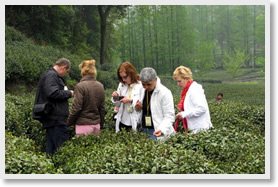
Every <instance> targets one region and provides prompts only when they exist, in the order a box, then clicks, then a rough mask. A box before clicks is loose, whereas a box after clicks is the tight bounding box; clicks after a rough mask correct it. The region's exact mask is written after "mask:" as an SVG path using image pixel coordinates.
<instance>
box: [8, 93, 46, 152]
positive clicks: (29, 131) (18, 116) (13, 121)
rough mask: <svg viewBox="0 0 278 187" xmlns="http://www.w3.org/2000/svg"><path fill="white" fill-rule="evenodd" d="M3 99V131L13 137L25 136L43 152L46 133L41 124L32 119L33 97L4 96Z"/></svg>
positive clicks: (25, 95) (26, 95)
mask: <svg viewBox="0 0 278 187" xmlns="http://www.w3.org/2000/svg"><path fill="white" fill-rule="evenodd" d="M5 97H6V98H5V100H6V102H5V129H6V130H7V131H9V132H11V133H12V135H14V136H18V137H20V136H26V137H27V138H29V139H32V140H34V141H35V142H36V144H37V146H39V147H41V149H42V150H44V148H45V141H46V137H45V133H46V132H45V130H44V129H43V128H42V124H41V123H40V122H38V121H36V120H33V118H32V110H33V105H34V96H32V95H30V94H23V95H22V96H14V95H11V94H6V95H5Z"/></svg>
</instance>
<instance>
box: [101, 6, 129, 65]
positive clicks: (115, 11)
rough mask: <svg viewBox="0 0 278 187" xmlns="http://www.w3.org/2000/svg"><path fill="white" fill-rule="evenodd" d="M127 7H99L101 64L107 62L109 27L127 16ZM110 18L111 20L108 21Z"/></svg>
mask: <svg viewBox="0 0 278 187" xmlns="http://www.w3.org/2000/svg"><path fill="white" fill-rule="evenodd" d="M126 7H127V6H125V5H123V6H120V5H118V6H116V5H98V12H99V16H100V20H101V21H100V34H101V39H100V64H101V65H103V64H104V63H105V62H106V56H107V54H106V52H107V41H106V40H107V26H108V25H112V23H113V21H115V20H116V19H119V18H122V17H123V16H124V15H125V8H126ZM108 18H110V20H108Z"/></svg>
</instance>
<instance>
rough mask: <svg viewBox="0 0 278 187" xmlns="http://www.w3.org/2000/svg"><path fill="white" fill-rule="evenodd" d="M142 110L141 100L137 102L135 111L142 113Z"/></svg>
mask: <svg viewBox="0 0 278 187" xmlns="http://www.w3.org/2000/svg"><path fill="white" fill-rule="evenodd" d="M142 108H143V105H142V103H141V102H140V101H139V100H137V102H136V104H135V110H136V111H140V110H142Z"/></svg>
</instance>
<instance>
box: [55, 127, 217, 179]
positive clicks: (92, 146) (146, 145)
mask: <svg viewBox="0 0 278 187" xmlns="http://www.w3.org/2000/svg"><path fill="white" fill-rule="evenodd" d="M53 160H54V163H55V165H59V166H60V167H61V168H63V172H64V173H74V174H82V173H86V174H108V173H109V174H167V173H168V174H170V173H172V174H177V173H180V174H185V173H216V170H217V169H216V167H215V166H213V163H212V162H210V161H209V160H208V159H207V158H206V157H205V156H203V155H200V154H198V153H197V152H195V151H192V150H185V149H176V148H174V147H171V146H169V145H167V144H164V143H158V142H155V141H153V140H151V139H149V137H148V136H147V135H145V134H142V133H137V134H133V133H126V132H119V133H117V134H115V133H111V131H102V133H101V135H100V137H96V136H94V135H89V136H81V137H79V138H73V139H72V141H68V142H67V143H66V144H65V145H64V146H63V147H62V148H61V149H59V150H58V152H57V153H56V154H55V156H54V158H53Z"/></svg>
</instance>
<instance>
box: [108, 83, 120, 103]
mask: <svg viewBox="0 0 278 187" xmlns="http://www.w3.org/2000/svg"><path fill="white" fill-rule="evenodd" d="M121 87H122V83H119V86H118V89H117V92H118V95H121V89H120V88H121ZM111 102H112V103H113V104H114V105H115V106H116V107H118V108H119V107H120V106H121V102H120V101H115V100H114V98H113V97H111Z"/></svg>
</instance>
